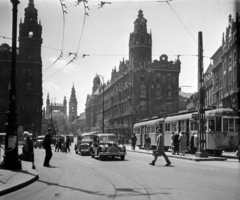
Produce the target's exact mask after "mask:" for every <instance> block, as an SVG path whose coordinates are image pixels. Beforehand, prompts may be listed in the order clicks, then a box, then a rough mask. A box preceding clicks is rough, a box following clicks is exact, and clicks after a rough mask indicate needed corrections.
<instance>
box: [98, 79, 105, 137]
mask: <svg viewBox="0 0 240 200" xmlns="http://www.w3.org/2000/svg"><path fill="white" fill-rule="evenodd" d="M98 76H99V77H101V78H102V87H103V92H102V107H103V108H102V133H104V76H101V75H98Z"/></svg>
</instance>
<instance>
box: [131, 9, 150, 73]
mask: <svg viewBox="0 0 240 200" xmlns="http://www.w3.org/2000/svg"><path fill="white" fill-rule="evenodd" d="M151 61H152V34H151V31H150V33H148V32H147V20H146V19H145V18H144V17H143V11H142V10H139V11H138V18H137V19H136V20H135V21H134V31H133V32H132V33H131V34H130V38H129V63H130V67H131V68H132V69H136V68H138V67H139V66H142V65H145V63H147V62H151Z"/></svg>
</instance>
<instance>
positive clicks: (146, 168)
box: [1, 147, 240, 200]
mask: <svg viewBox="0 0 240 200" xmlns="http://www.w3.org/2000/svg"><path fill="white" fill-rule="evenodd" d="M35 157H36V166H37V169H38V170H39V180H38V181H36V182H34V183H33V184H31V185H29V186H27V187H25V188H23V189H21V190H18V191H15V192H13V193H10V194H8V195H5V196H3V197H1V199H4V200H9V199H11V200H15V199H16V200H18V199H19V200H20V199H25V200H36V199H41V200H45V199H53V200H54V199H58V200H68V199H73V200H74V199H83V200H89V199H96V200H101V199H102V200H106V199H137V200H142V199H143V200H145V199H156V200H159V199H161V200H162V199H168V200H169V199H170V200H171V199H174V200H176V199H178V200H188V199H189V200H190V199H191V200H192V199H194V200H198V199H199V200H200V199H201V200H203V199H204V200H208V199H211V200H214V199H217V200H226V199H228V200H239V197H240V191H239V185H240V163H239V162H238V161H237V160H236V159H235V160H234V159H233V160H231V159H229V160H228V161H211V162H193V161H187V160H180V159H174V158H172V159H171V162H172V166H170V167H165V166H164V164H165V161H164V159H163V158H159V160H158V161H157V163H156V166H150V165H149V164H148V163H149V162H150V161H151V159H152V156H151V155H147V154H139V153H134V152H128V155H127V156H126V160H124V161H121V160H120V159H117V158H116V159H114V160H111V159H106V160H104V161H99V160H98V159H96V158H94V159H93V158H91V157H90V156H80V155H76V154H75V152H74V151H73V147H72V149H71V153H69V154H66V153H60V152H56V153H55V152H53V158H52V160H51V165H52V166H53V167H51V168H45V167H42V163H43V159H44V150H43V149H37V150H35Z"/></svg>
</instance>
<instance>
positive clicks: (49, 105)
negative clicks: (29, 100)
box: [45, 94, 67, 116]
mask: <svg viewBox="0 0 240 200" xmlns="http://www.w3.org/2000/svg"><path fill="white" fill-rule="evenodd" d="M54 110H59V111H60V112H62V113H63V114H65V115H67V99H66V97H64V99H63V103H56V101H55V102H52V101H50V97H49V94H48V95H47V100H46V113H45V115H46V116H50V115H51V113H52V111H54Z"/></svg>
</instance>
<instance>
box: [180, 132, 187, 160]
mask: <svg viewBox="0 0 240 200" xmlns="http://www.w3.org/2000/svg"><path fill="white" fill-rule="evenodd" d="M186 149H187V136H186V135H185V133H184V132H181V134H180V136H179V151H180V156H185V151H186Z"/></svg>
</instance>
